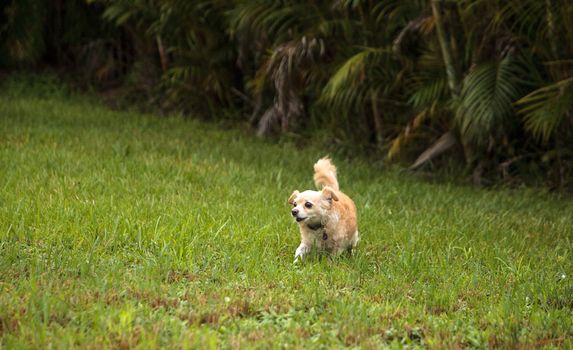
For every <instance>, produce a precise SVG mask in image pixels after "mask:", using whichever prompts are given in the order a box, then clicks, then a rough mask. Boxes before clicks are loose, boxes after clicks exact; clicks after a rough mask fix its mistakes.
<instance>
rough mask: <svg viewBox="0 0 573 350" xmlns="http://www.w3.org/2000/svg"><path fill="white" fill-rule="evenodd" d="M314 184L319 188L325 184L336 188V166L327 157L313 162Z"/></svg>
mask: <svg viewBox="0 0 573 350" xmlns="http://www.w3.org/2000/svg"><path fill="white" fill-rule="evenodd" d="M314 184H315V185H316V188H318V189H319V190H320V189H322V188H323V187H325V186H329V187H332V188H333V189H335V190H338V189H339V187H338V180H337V179H336V167H335V166H334V164H332V163H331V162H330V159H329V158H328V157H324V158H322V159H319V160H318V162H316V164H314Z"/></svg>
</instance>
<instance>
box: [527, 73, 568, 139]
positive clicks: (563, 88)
mask: <svg viewBox="0 0 573 350" xmlns="http://www.w3.org/2000/svg"><path fill="white" fill-rule="evenodd" d="M516 105H518V106H521V109H520V110H519V113H520V114H522V115H523V116H524V120H525V128H526V129H527V130H528V131H529V132H531V133H532V134H533V136H534V137H535V138H537V139H538V140H540V141H542V142H547V141H548V140H549V139H550V137H551V136H552V135H553V134H554V133H555V132H556V131H557V129H558V127H559V126H560V125H561V124H562V122H563V121H564V120H565V118H566V116H567V115H570V114H571V113H572V112H573V77H572V78H568V79H564V80H561V81H558V82H556V83H554V84H551V85H548V86H545V87H542V88H540V89H537V90H535V91H533V92H532V93H530V94H528V95H527V96H525V97H523V98H521V99H520V100H519V101H517V102H516Z"/></svg>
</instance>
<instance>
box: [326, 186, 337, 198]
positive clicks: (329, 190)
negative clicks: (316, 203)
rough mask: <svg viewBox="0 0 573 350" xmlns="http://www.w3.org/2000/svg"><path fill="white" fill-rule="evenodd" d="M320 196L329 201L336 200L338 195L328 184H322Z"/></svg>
mask: <svg viewBox="0 0 573 350" xmlns="http://www.w3.org/2000/svg"><path fill="white" fill-rule="evenodd" d="M322 196H323V197H325V198H326V199H328V200H329V201H332V200H334V201H338V196H337V195H336V192H335V191H334V190H333V189H332V188H331V187H329V186H324V188H323V189H322Z"/></svg>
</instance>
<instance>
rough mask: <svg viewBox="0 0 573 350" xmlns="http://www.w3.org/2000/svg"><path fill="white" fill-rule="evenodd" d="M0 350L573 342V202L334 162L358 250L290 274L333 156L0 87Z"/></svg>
mask: <svg viewBox="0 0 573 350" xmlns="http://www.w3.org/2000/svg"><path fill="white" fill-rule="evenodd" d="M0 118H1V119H0V121H1V132H0V348H6V349H11V348H48V347H51V348H74V347H77V348H94V349H99V348H102V347H110V348H121V349H127V348H156V347H168V348H282V347H285V348H343V347H362V348H380V347H389V348H401V347H409V348H418V347H420V348H434V349H443V348H452V349H455V348H464V347H471V348H541V347H548V348H559V347H562V348H572V347H573V283H572V277H573V252H572V248H573V246H572V239H573V222H572V217H573V202H572V201H571V200H570V199H563V198H558V197H556V196H552V195H547V194H544V193H542V192H541V191H536V190H519V191H506V190H495V191H487V190H480V189H475V188H470V187H462V186H454V185H447V184H431V183H425V182H421V181H419V180H416V179H415V178H413V177H412V176H408V175H405V174H402V173H400V172H398V171H394V170H386V169H383V168H381V167H380V166H376V165H369V164H367V163H366V162H365V161H360V160H348V159H343V158H342V157H341V156H339V157H337V155H336V154H331V155H332V156H333V159H334V161H335V163H336V164H337V165H338V167H339V179H340V182H341V187H342V189H343V190H344V191H345V192H346V193H348V194H349V195H351V196H352V197H353V198H354V200H355V202H356V204H357V207H358V210H359V216H360V223H359V226H360V231H361V234H362V241H361V242H360V245H359V247H358V249H357V251H356V253H355V255H354V256H352V257H348V256H342V257H340V258H336V259H330V258H328V257H325V256H320V255H319V254H312V255H311V256H310V257H309V258H308V259H306V260H305V261H304V262H303V263H302V264H297V265H293V263H292V262H293V255H294V251H295V249H296V247H297V246H298V243H299V237H298V230H297V227H296V225H295V224H294V223H293V222H292V220H291V218H290V217H289V210H290V208H289V207H288V206H287V204H286V200H287V198H288V196H289V195H290V193H291V192H292V191H293V190H294V189H299V190H302V189H308V188H312V164H313V163H314V161H315V160H316V159H318V157H320V156H323V155H324V153H325V152H326V151H325V150H321V149H318V148H317V147H315V148H313V147H312V146H311V147H307V148H304V149H301V148H299V147H297V145H296V144H294V143H284V144H270V143H268V142H265V141H262V140H259V139H256V138H254V137H252V136H250V135H248V134H247V133H244V132H241V131H237V130H235V131H233V130H231V131H229V130H223V129H222V128H220V127H216V126H214V125H209V124H203V123H200V122H196V121H190V120H183V119H181V118H175V117H170V118H162V117H154V116H150V115H141V114H137V113H130V112H121V113H120V112H113V111H110V110H108V109H106V108H105V107H103V106H101V105H98V104H97V103H95V102H93V101H91V100H90V99H87V98H84V97H78V96H73V95H68V94H66V93H65V91H63V90H62V89H61V88H60V87H58V86H57V84H55V85H51V84H50V83H41V82H36V83H34V84H30V81H28V80H24V81H17V80H15V81H10V82H8V83H6V84H4V87H3V88H2V90H1V92H0Z"/></svg>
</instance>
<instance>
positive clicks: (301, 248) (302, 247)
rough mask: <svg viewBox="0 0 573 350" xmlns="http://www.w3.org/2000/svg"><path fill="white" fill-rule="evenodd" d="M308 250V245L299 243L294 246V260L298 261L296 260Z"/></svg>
mask: <svg viewBox="0 0 573 350" xmlns="http://www.w3.org/2000/svg"><path fill="white" fill-rule="evenodd" d="M308 252H310V245H307V244H305V243H301V244H300V245H299V246H298V248H296V252H295V253H294V262H295V263H296V262H298V260H299V259H302V258H303V256H304V255H305V254H306V253H308Z"/></svg>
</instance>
